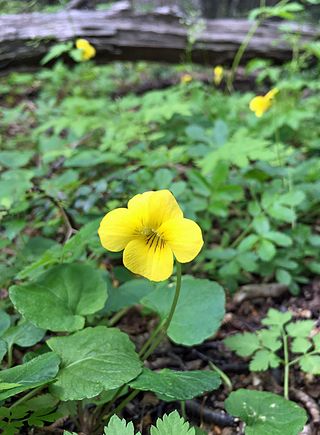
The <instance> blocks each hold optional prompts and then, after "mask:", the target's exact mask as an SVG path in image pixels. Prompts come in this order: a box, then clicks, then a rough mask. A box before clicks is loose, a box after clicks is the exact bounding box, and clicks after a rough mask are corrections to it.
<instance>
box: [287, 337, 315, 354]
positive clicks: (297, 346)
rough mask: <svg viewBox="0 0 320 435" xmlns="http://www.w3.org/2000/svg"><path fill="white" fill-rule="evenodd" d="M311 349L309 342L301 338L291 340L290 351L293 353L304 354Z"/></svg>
mask: <svg viewBox="0 0 320 435" xmlns="http://www.w3.org/2000/svg"><path fill="white" fill-rule="evenodd" d="M310 347H311V342H310V341H309V340H308V339H306V338H302V337H296V338H294V339H293V340H292V344H291V351H292V352H294V353H306V352H307V351H308V350H309V349H310Z"/></svg>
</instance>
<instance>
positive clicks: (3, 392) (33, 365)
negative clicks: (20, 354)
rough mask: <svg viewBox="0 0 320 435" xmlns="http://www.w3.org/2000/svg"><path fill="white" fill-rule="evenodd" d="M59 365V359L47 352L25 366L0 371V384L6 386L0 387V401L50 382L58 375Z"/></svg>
mask: <svg viewBox="0 0 320 435" xmlns="http://www.w3.org/2000/svg"><path fill="white" fill-rule="evenodd" d="M59 363H60V359H59V357H58V356H57V355H56V354H55V353H53V352H48V353H45V354H44V355H40V356H38V357H36V358H34V359H32V360H31V361H29V362H27V363H25V364H22V365H19V366H16V367H13V368H11V369H7V370H2V371H1V373H0V383H1V384H7V387H6V388H3V387H2V388H1V386H0V400H5V399H7V398H8V397H11V396H15V395H16V394H18V393H21V392H22V391H25V390H28V389H30V388H35V387H38V386H40V385H44V384H46V383H48V382H51V381H52V380H53V379H54V378H55V376H56V374H57V373H58V369H59Z"/></svg>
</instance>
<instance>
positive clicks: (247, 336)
mask: <svg viewBox="0 0 320 435" xmlns="http://www.w3.org/2000/svg"><path fill="white" fill-rule="evenodd" d="M223 342H224V344H225V345H226V346H228V347H229V348H230V349H231V350H233V351H234V352H236V354H237V355H239V356H250V355H252V354H253V353H254V352H255V351H256V350H258V349H260V348H261V344H260V341H259V338H258V336H257V335H256V334H255V333H251V332H244V333H243V334H234V335H232V336H231V337H227V338H226V339H224V340H223Z"/></svg>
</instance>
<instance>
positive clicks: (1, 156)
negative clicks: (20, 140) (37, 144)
mask: <svg viewBox="0 0 320 435" xmlns="http://www.w3.org/2000/svg"><path fill="white" fill-rule="evenodd" d="M33 154H34V152H33V151H27V150H24V151H23V150H19V151H0V165H3V166H6V167H7V168H20V167H21V166H24V165H26V164H27V163H28V161H29V160H30V159H31V157H32V156H33Z"/></svg>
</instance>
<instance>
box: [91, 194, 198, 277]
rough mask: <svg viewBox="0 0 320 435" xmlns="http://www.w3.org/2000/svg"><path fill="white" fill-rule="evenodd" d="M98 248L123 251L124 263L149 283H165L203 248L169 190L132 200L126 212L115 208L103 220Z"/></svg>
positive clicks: (191, 222)
mask: <svg viewBox="0 0 320 435" xmlns="http://www.w3.org/2000/svg"><path fill="white" fill-rule="evenodd" d="M98 233H99V237H100V241H101V244H102V246H103V247H104V248H106V249H108V250H109V251H113V252H118V251H122V250H123V249H124V253H123V263H124V265H125V266H126V267H127V268H128V269H129V270H130V271H131V272H133V273H137V274H139V275H142V276H144V277H145V278H148V279H150V280H151V281H164V280H165V279H167V278H169V276H170V275H171V274H172V272H173V259H174V257H175V258H176V259H177V260H178V261H179V262H180V263H187V262H189V261H191V260H193V259H194V258H195V257H196V256H197V255H198V253H199V252H200V250H201V248H202V246H203V239H202V232H201V229H200V227H199V226H198V225H197V224H196V223H195V222H194V221H192V220H190V219H185V218H184V217H183V213H182V210H181V209H180V207H179V205H178V203H177V201H176V200H175V198H174V196H173V195H172V193H171V192H169V190H158V191H150V192H145V193H142V194H139V195H136V196H134V197H133V198H132V199H131V200H130V201H129V202H128V208H117V209H115V210H112V211H110V212H109V213H107V214H106V215H105V217H104V218H103V219H102V221H101V224H100V227H99V230H98Z"/></svg>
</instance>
